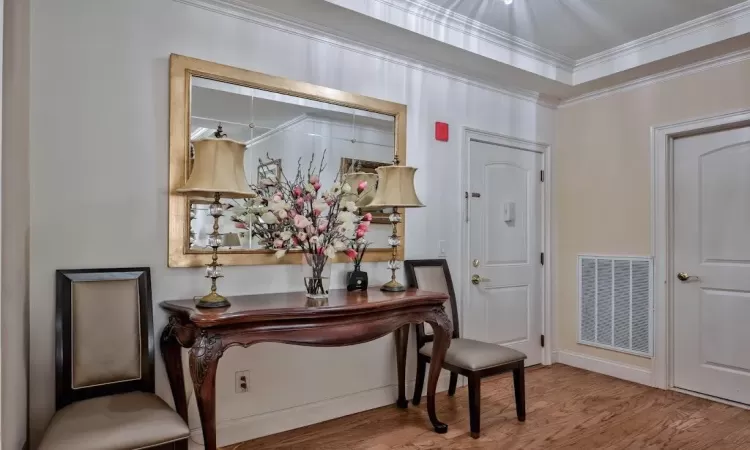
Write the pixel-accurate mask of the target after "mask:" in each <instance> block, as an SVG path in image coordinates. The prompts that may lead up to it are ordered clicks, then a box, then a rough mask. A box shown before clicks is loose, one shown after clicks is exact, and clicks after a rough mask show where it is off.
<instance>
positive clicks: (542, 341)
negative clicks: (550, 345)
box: [541, 335, 544, 347]
mask: <svg viewBox="0 0 750 450" xmlns="http://www.w3.org/2000/svg"><path fill="white" fill-rule="evenodd" d="M541 343H542V347H544V335H542V339H541Z"/></svg>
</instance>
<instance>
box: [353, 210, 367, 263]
mask: <svg viewBox="0 0 750 450" xmlns="http://www.w3.org/2000/svg"><path fill="white" fill-rule="evenodd" d="M370 217H372V216H370ZM370 245H372V242H368V241H365V240H364V239H357V240H356V241H354V242H352V243H351V250H354V252H355V255H354V258H352V260H353V261H354V271H355V272H359V271H360V270H362V267H361V266H362V259H363V258H364V257H365V253H366V252H367V247H369V246H370Z"/></svg>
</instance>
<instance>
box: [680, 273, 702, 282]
mask: <svg viewBox="0 0 750 450" xmlns="http://www.w3.org/2000/svg"><path fill="white" fill-rule="evenodd" d="M677 279H678V280H680V281H690V280H692V279H695V280H698V279H699V278H698V277H696V276H695V275H689V274H687V273H685V272H680V273H678V274H677Z"/></svg>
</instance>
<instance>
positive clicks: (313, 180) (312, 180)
mask: <svg viewBox="0 0 750 450" xmlns="http://www.w3.org/2000/svg"><path fill="white" fill-rule="evenodd" d="M316 183H320V177H319V176H317V175H313V176H311V177H310V184H313V185H314V184H316Z"/></svg>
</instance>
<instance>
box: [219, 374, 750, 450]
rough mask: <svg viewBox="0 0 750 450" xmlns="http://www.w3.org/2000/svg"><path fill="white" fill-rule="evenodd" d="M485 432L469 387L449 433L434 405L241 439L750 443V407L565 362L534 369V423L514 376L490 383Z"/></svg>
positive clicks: (377, 446) (464, 444)
mask: <svg viewBox="0 0 750 450" xmlns="http://www.w3.org/2000/svg"><path fill="white" fill-rule="evenodd" d="M481 402H482V405H481V406H482V413H481V423H482V431H481V437H480V438H479V439H471V437H469V411H468V396H467V389H466V388H465V387H463V388H460V389H458V390H457V391H456V396H455V397H453V398H451V397H448V396H447V394H446V393H441V394H439V395H438V402H437V408H438V414H439V417H440V419H441V420H442V421H443V422H445V423H447V424H448V425H449V431H448V433H447V434H444V435H438V434H435V433H434V432H432V428H431V427H430V426H429V420H428V418H427V410H426V409H425V407H424V402H423V403H422V404H421V405H420V406H419V407H413V406H410V407H409V409H408V410H400V409H397V408H395V407H392V406H388V407H384V408H378V409H374V410H371V411H365V412H362V413H359V414H354V415H351V416H347V417H342V418H339V419H335V420H331V421H328V422H324V423H319V424H315V425H311V426H308V427H304V428H299V429H296V430H291V431H288V432H285V433H280V434H276V435H272V436H266V437H263V438H260V439H255V440H252V441H249V442H245V443H241V444H235V445H232V446H229V447H226V448H225V449H224V450H251V449H295V450H296V449H316V450H317V449H355V450H425V449H498V448H502V449H613V450H614V449H618V450H619V449H628V450H631V449H632V450H635V449H645V448H659V449H680V450H683V449H684V450H703V449H708V448H710V449H712V450H713V449H724V448H726V449H748V450H750V411H746V410H743V409H740V408H735V407H731V406H727V405H724V404H721V403H716V402H712V401H709V400H704V399H700V398H696V397H692V396H689V395H685V394H681V393H678V392H673V391H662V390H658V389H653V388H649V387H647V386H642V385H638V384H635V383H630V382H627V381H623V380H618V379H616V378H611V377H607V376H605V375H600V374H596V373H593V372H587V371H584V370H580V369H576V368H572V367H568V366H564V365H561V364H557V365H555V366H552V367H544V368H541V367H540V368H533V369H528V370H527V372H526V404H527V416H526V422H524V423H521V422H518V421H517V420H516V412H515V405H514V403H513V385H512V378H511V377H510V376H509V374H506V375H501V376H498V377H493V378H487V379H485V380H483V382H482V399H481Z"/></svg>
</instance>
